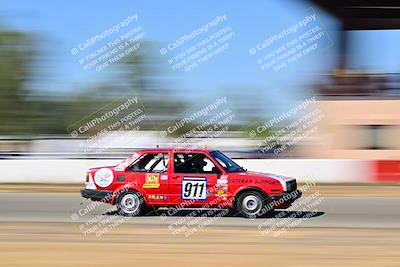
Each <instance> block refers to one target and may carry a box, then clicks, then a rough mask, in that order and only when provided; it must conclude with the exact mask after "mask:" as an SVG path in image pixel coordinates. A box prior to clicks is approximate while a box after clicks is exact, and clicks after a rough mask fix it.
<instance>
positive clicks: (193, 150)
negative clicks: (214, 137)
mask: <svg viewBox="0 0 400 267" xmlns="http://www.w3.org/2000/svg"><path fill="white" fill-rule="evenodd" d="M171 151H172V152H178V153H201V152H203V153H204V152H212V151H215V150H214V149H206V148H148V149H143V150H140V151H138V152H142V153H143V152H152V153H154V152H171Z"/></svg>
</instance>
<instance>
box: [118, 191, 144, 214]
mask: <svg viewBox="0 0 400 267" xmlns="http://www.w3.org/2000/svg"><path fill="white" fill-rule="evenodd" d="M143 208H144V200H143V196H142V195H141V194H140V193H139V192H136V191H128V192H125V193H123V194H121V195H120V196H119V197H118V200H117V209H118V213H119V214H121V215H125V216H136V215H138V214H140V213H141V212H142V211H143Z"/></svg>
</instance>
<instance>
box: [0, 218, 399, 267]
mask: <svg viewBox="0 0 400 267" xmlns="http://www.w3.org/2000/svg"><path fill="white" fill-rule="evenodd" d="M0 236H1V238H0V260H1V265H2V266H152V267H156V266H160V267H166V266H374V267H375V266H400V230H391V229H387V230H386V229H385V230H378V229H322V228H314V229H312V228H311V229H305V228H303V229H302V228H297V229H290V230H288V231H287V232H285V233H282V234H281V235H279V236H276V237H274V236H263V235H262V234H261V233H260V232H259V231H258V230H257V229H254V228H245V227H242V228H241V227H238V228H228V227H215V226H210V227H206V228H204V229H202V230H200V231H199V232H196V233H194V234H193V235H191V236H188V237H185V236H184V235H175V236H174V235H172V234H171V232H170V231H168V229H166V228H165V226H164V227H158V226H145V225H141V226H139V225H120V226H119V227H117V228H115V229H110V231H108V232H107V233H105V234H103V235H101V236H99V237H96V236H95V235H93V234H89V235H87V236H85V235H84V234H83V233H82V232H81V231H80V230H79V225H78V224H74V223H45V224H43V223H0Z"/></svg>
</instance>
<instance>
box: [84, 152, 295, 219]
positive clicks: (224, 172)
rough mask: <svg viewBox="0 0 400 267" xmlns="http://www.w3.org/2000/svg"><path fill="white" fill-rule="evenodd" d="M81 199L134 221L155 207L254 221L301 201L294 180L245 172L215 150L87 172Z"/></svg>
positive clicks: (143, 157) (141, 156) (152, 155)
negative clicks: (226, 212)
mask: <svg viewBox="0 0 400 267" xmlns="http://www.w3.org/2000/svg"><path fill="white" fill-rule="evenodd" d="M85 186H86V188H85V189H82V190H81V195H82V197H84V198H90V199H91V200H94V201H102V202H105V203H109V204H112V205H116V206H117V208H118V211H119V213H120V214H123V215H129V216H134V215H137V214H141V213H144V212H145V211H147V210H149V208H150V209H154V208H160V207H175V208H176V207H179V208H221V209H225V208H229V209H236V210H238V211H239V212H240V214H241V215H243V216H245V217H258V216H262V215H264V214H267V213H270V212H271V211H273V210H274V209H275V208H280V209H284V208H288V207H289V206H290V205H291V204H292V203H293V201H295V200H296V199H297V198H299V197H301V194H302V193H301V191H299V190H297V184H296V179H294V178H289V177H282V176H278V175H274V174H269V173H257V172H250V171H247V170H246V169H244V168H242V167H241V166H239V165H238V164H236V163H235V162H234V161H233V160H231V159H230V158H229V157H227V156H226V155H224V154H223V153H221V152H220V151H218V150H208V149H191V150H187V149H161V148H160V149H159V148H157V149H148V150H143V151H140V152H137V153H134V154H133V155H132V156H131V157H129V158H128V159H126V160H124V161H122V162H121V163H119V164H118V165H116V166H112V167H102V168H93V169H90V170H89V171H88V172H87V175H86V183H85Z"/></svg>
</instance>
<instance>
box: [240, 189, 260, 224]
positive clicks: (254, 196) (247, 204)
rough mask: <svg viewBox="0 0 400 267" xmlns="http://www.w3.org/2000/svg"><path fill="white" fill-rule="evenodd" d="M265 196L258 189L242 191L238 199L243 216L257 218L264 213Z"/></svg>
mask: <svg viewBox="0 0 400 267" xmlns="http://www.w3.org/2000/svg"><path fill="white" fill-rule="evenodd" d="M264 207H265V204H264V198H263V196H262V195H261V194H260V193H258V192H257V191H248V192H244V193H242V194H241V195H240V196H239V198H238V200H237V208H238V210H239V212H240V213H241V215H242V216H244V217H246V218H256V217H259V216H261V215H262V211H263V210H265V208H264Z"/></svg>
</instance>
